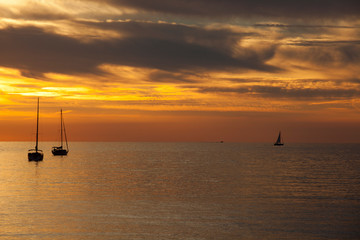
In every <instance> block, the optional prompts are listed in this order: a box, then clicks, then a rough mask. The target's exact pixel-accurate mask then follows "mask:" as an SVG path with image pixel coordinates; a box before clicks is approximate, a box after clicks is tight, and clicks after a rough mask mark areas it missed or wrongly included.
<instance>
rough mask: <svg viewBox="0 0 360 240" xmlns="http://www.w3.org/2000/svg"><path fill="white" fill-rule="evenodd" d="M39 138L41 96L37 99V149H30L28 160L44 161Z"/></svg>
mask: <svg viewBox="0 0 360 240" xmlns="http://www.w3.org/2000/svg"><path fill="white" fill-rule="evenodd" d="M38 140H39V98H38V101H37V117H36V144H35V149H30V150H29V151H28V160H29V161H42V160H43V158H44V154H43V152H42V151H41V150H39V149H38Z"/></svg>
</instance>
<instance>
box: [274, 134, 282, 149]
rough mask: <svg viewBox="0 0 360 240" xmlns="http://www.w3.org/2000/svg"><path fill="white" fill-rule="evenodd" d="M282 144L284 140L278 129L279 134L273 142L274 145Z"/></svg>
mask: <svg viewBox="0 0 360 240" xmlns="http://www.w3.org/2000/svg"><path fill="white" fill-rule="evenodd" d="M283 145H284V141H283V140H282V138H281V131H279V136H278V138H277V140H276V142H275V143H274V146H283Z"/></svg>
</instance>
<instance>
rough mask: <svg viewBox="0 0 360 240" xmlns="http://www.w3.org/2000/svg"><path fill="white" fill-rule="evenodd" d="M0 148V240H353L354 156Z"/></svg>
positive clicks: (359, 164)
mask: <svg viewBox="0 0 360 240" xmlns="http://www.w3.org/2000/svg"><path fill="white" fill-rule="evenodd" d="M33 145H34V143H32V142H0V239H1V240H32V239H34V240H42V239H46V240H47V239H49V240H50V239H51V240H57V239H64V240H65V239H66V240H71V239H74V240H77V239H84V240H85V239H86V240H88V239H90V240H92V239H96V240H97V239H100V240H101V239H134V240H140V239H141V240H142V239H146V240H162V239H164V240H168V239H169V240H171V239H189V240H207V239H219V240H226V239H235V240H237V239H240V240H241V239H244V240H248V239H249V240H250V239H254V240H262V239H271V240H272V239H276V240H277V239H299V240H300V239H301V240H315V239H316V240H322V239H324V240H325V239H326V240H328V239H334V240H335V239H338V240H347V239H349V240H350V239H351V240H352V239H353V240H358V239H360V144H308V143H307V144H299V143H287V144H285V145H284V146H282V147H275V146H273V145H272V144H271V143H227V142H225V143H215V142H214V143H211V142H204V143H199V142H195V143H190V142H187V143H157V142H156V143H151V142H146V143H140V142H139V143H138V142H131V143H126V142H70V143H69V147H70V151H69V154H68V156H52V154H51V147H52V146H56V145H57V144H56V143H52V142H41V143H40V145H39V148H40V149H42V150H43V151H44V160H43V161H41V162H29V161H28V160H27V150H28V149H30V148H33V147H34V146H33Z"/></svg>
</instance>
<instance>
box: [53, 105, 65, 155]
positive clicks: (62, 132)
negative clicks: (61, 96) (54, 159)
mask: <svg viewBox="0 0 360 240" xmlns="http://www.w3.org/2000/svg"><path fill="white" fill-rule="evenodd" d="M63 136H64V137H65V143H66V149H65V148H63ZM60 143H61V145H60V147H53V148H52V150H51V152H52V154H53V155H55V156H56V155H60V156H64V155H67V154H68V152H69V146H68V142H67V138H66V131H65V124H64V120H63V115H62V109H61V110H60Z"/></svg>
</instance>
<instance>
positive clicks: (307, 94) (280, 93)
mask: <svg viewBox="0 0 360 240" xmlns="http://www.w3.org/2000/svg"><path fill="white" fill-rule="evenodd" d="M198 91H199V92H202V93H225V94H226V93H235V94H251V95H252V96H258V97H262V98H275V99H276V98H277V99H282V98H285V99H299V100H312V99H314V98H321V99H342V98H352V97H355V96H358V95H359V94H360V89H321V88H286V87H281V86H249V87H242V86H241V87H234V88H226V87H202V88H201V87H200V88H198Z"/></svg>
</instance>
